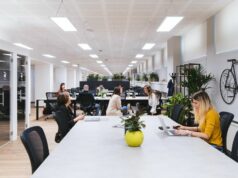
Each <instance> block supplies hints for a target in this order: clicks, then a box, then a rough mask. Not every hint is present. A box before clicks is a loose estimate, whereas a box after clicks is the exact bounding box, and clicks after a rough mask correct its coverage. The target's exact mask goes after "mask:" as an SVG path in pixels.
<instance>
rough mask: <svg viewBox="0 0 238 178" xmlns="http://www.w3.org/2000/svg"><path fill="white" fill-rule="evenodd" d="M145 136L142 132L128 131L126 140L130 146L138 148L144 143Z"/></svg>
mask: <svg viewBox="0 0 238 178" xmlns="http://www.w3.org/2000/svg"><path fill="white" fill-rule="evenodd" d="M143 139H144V134H143V132H142V131H133V132H130V131H126V135H125V140H126V143H127V145H128V146H131V147H138V146H140V145H141V144H142V143H143Z"/></svg>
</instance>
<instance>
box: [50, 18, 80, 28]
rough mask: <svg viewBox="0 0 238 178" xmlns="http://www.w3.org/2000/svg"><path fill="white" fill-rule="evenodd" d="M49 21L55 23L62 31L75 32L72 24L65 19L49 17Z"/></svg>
mask: <svg viewBox="0 0 238 178" xmlns="http://www.w3.org/2000/svg"><path fill="white" fill-rule="evenodd" d="M50 19H51V20H52V21H53V22H55V23H56V24H57V25H58V26H59V27H60V28H61V29H62V30H63V31H66V32H74V31H77V29H76V28H75V27H74V26H73V24H72V23H71V22H70V21H69V19H68V18H67V17H51V18H50Z"/></svg>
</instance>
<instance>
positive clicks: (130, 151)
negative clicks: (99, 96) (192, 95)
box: [31, 116, 238, 178]
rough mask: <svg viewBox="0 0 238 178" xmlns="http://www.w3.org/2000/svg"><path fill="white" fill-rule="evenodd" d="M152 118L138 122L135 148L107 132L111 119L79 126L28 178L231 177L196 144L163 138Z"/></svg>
mask: <svg viewBox="0 0 238 178" xmlns="http://www.w3.org/2000/svg"><path fill="white" fill-rule="evenodd" d="M152 117H153V116H152ZM152 117H146V118H144V119H146V128H145V129H144V143H143V144H142V146H141V147H138V148H131V147H128V146H127V145H126V144H125V141H124V129H123V128H113V127H112V126H113V125H115V124H118V123H120V120H119V119H118V118H117V117H101V118H104V119H102V120H101V121H99V122H85V121H80V122H79V123H77V124H76V125H75V127H74V128H73V129H72V130H71V131H70V132H69V133H68V135H67V136H66V137H65V138H64V139H63V140H62V142H61V143H60V144H59V145H58V146H57V147H56V148H55V150H53V151H52V152H51V153H50V156H49V157H48V158H47V159H46V160H45V161H44V163H43V164H42V165H41V166H40V167H39V169H38V170H36V172H35V173H34V174H33V175H32V177H31V178H235V177H237V173H238V164H237V163H236V162H234V161H233V160H231V159H230V158H228V157H226V156H225V155H224V154H223V153H221V152H219V151H217V150H216V149H215V148H213V147H211V146H210V145H208V144H207V143H206V142H204V141H203V140H201V139H199V138H193V137H178V136H177V137H176V136H174V137H169V136H166V135H164V134H163V133H162V132H161V131H160V130H158V129H157V128H158V126H159V125H160V124H159V121H158V119H157V118H152ZM168 121H169V123H170V124H171V123H172V121H170V120H168ZM166 122H167V120H166Z"/></svg>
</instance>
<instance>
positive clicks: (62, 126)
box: [53, 110, 71, 143]
mask: <svg viewBox="0 0 238 178" xmlns="http://www.w3.org/2000/svg"><path fill="white" fill-rule="evenodd" d="M53 116H54V118H55V121H56V123H57V125H58V132H57V133H56V135H55V142H56V143H59V142H60V141H61V140H62V139H63V138H64V137H65V135H66V134H67V133H68V132H69V130H70V128H71V127H70V126H69V121H68V120H67V119H66V118H67V116H66V113H64V112H62V111H60V110H59V111H56V112H55V113H54V115H53Z"/></svg>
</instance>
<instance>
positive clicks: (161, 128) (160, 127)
mask: <svg viewBox="0 0 238 178" xmlns="http://www.w3.org/2000/svg"><path fill="white" fill-rule="evenodd" d="M158 128H159V129H160V130H164V129H163V127H162V126H159V127H158ZM166 128H167V129H169V128H170V127H169V126H166Z"/></svg>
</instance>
